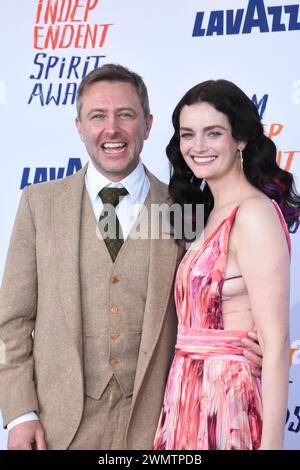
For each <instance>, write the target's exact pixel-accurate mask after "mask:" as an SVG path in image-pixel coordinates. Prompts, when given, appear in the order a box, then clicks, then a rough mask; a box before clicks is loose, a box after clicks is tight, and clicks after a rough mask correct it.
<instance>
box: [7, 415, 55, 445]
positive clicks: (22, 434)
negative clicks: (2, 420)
mask: <svg viewBox="0 0 300 470" xmlns="http://www.w3.org/2000/svg"><path fill="white" fill-rule="evenodd" d="M44 436H45V433H44V429H43V427H42V425H41V423H40V421H25V423H21V424H17V425H16V426H15V427H13V428H12V429H11V430H10V431H9V434H8V450H32V448H33V447H32V446H34V448H35V449H37V450H47V446H46V441H45V437H44Z"/></svg>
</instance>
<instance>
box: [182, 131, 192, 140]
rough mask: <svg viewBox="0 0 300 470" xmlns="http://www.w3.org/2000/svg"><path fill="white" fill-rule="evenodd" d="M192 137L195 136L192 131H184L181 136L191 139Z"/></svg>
mask: <svg viewBox="0 0 300 470" xmlns="http://www.w3.org/2000/svg"><path fill="white" fill-rule="evenodd" d="M192 137H193V134H191V132H184V133H183V134H181V136H180V138H181V139H191V138H192Z"/></svg>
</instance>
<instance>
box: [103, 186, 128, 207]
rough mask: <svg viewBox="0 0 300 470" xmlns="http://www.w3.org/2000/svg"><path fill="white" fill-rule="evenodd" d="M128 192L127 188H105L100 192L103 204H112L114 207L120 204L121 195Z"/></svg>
mask: <svg viewBox="0 0 300 470" xmlns="http://www.w3.org/2000/svg"><path fill="white" fill-rule="evenodd" d="M126 194H128V191H127V189H125V188H103V189H101V191H100V192H99V196H100V197H101V199H102V202H103V204H111V205H112V206H114V207H117V205H118V204H119V202H120V197H123V196H126Z"/></svg>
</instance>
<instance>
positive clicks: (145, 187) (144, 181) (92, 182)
mask: <svg viewBox="0 0 300 470" xmlns="http://www.w3.org/2000/svg"><path fill="white" fill-rule="evenodd" d="M85 187H86V190H87V192H88V195H89V198H90V201H91V205H92V208H93V212H94V214H95V218H96V221H98V220H99V218H100V214H101V212H102V209H103V203H102V201H101V198H100V197H99V195H98V193H99V192H100V191H101V189H103V188H105V187H108V188H126V189H127V191H128V194H127V195H126V196H124V197H123V198H122V199H121V201H120V203H119V204H118V205H117V207H116V213H117V216H118V219H119V222H120V225H121V227H122V232H123V236H124V240H125V239H126V238H127V237H128V235H129V233H130V230H131V229H132V227H133V224H134V223H135V221H136V219H137V216H138V214H139V212H140V209H141V207H142V205H143V204H144V202H145V199H146V197H147V194H148V192H149V188H150V182H149V179H148V176H147V175H146V173H145V169H144V167H143V164H142V162H141V160H140V161H139V163H138V165H137V166H136V168H135V169H134V170H133V171H132V172H131V173H130V175H128V176H126V178H124V179H123V180H121V181H120V182H119V183H113V182H112V181H110V180H109V179H107V178H106V177H105V176H103V175H102V174H101V173H100V172H99V171H98V170H96V168H95V166H94V165H93V162H92V161H90V162H89V165H88V169H87V172H86V175H85ZM38 419H39V418H38V415H37V414H36V413H35V412H34V411H30V412H28V413H25V414H23V415H21V416H18V417H17V418H15V419H13V420H12V421H10V422H9V423H8V424H7V429H8V430H9V431H10V430H11V429H12V428H13V427H15V426H16V425H17V424H21V423H25V422H26V421H32V420H38Z"/></svg>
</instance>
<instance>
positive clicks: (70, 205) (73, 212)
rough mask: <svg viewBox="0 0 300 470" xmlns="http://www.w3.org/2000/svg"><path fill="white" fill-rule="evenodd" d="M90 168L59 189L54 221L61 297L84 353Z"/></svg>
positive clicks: (54, 206) (65, 181) (73, 333)
mask: <svg viewBox="0 0 300 470" xmlns="http://www.w3.org/2000/svg"><path fill="white" fill-rule="evenodd" d="M86 169H87V165H85V167H83V168H82V170H80V171H79V172H77V173H75V174H74V175H73V176H72V177H70V178H67V179H65V180H63V181H62V182H61V184H60V185H57V186H56V188H55V191H54V194H53V201H52V207H53V221H54V233H55V244H56V255H57V260H56V262H57V266H58V271H59V278H60V286H59V287H60V295H61V301H62V305H63V310H64V313H65V316H66V319H67V323H68V326H69V328H70V332H71V336H72V337H73V339H74V340H75V343H76V345H77V347H78V349H79V351H80V354H81V351H82V321H81V300H80V272H79V248H80V245H79V237H80V225H81V205H82V192H83V188H84V181H85V173H86Z"/></svg>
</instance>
